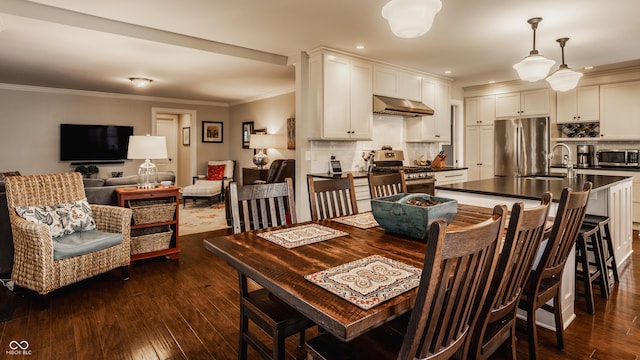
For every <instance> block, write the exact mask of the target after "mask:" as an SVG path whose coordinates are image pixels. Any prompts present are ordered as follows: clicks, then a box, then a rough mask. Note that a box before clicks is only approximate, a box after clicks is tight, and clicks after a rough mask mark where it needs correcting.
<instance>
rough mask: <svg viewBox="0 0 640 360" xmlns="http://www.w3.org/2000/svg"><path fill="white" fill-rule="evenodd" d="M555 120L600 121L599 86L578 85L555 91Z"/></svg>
mask: <svg viewBox="0 0 640 360" xmlns="http://www.w3.org/2000/svg"><path fill="white" fill-rule="evenodd" d="M556 104H557V105H556V122H557V123H558V124H563V123H577V122H598V121H600V87H599V86H598V85H592V86H579V87H577V88H575V89H571V90H568V91H564V92H562V91H558V92H557V93H556Z"/></svg>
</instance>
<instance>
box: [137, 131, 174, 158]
mask: <svg viewBox="0 0 640 360" xmlns="http://www.w3.org/2000/svg"><path fill="white" fill-rule="evenodd" d="M168 157H169V156H168V155H167V140H166V138H165V137H164V136H149V135H147V136H141V135H133V136H129V149H128V151H127V159H166V158H168Z"/></svg>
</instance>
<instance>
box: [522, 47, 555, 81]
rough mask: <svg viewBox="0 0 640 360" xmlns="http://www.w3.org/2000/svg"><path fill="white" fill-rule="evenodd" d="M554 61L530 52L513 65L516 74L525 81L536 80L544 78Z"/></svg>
mask: <svg viewBox="0 0 640 360" xmlns="http://www.w3.org/2000/svg"><path fill="white" fill-rule="evenodd" d="M555 63H556V62H555V61H553V60H550V59H547V58H546V57H544V56H542V55H539V54H537V51H536V54H530V55H529V56H527V57H526V58H524V59H522V61H520V62H519V63H517V64H515V65H513V68H514V69H516V71H517V72H518V76H519V77H520V79H522V80H526V81H531V82H534V81H538V80H542V79H544V77H545V76H547V75H548V74H549V70H551V67H552V66H553V64H555Z"/></svg>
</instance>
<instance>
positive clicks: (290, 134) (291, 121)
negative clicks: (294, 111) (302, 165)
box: [287, 118, 296, 150]
mask: <svg viewBox="0 0 640 360" xmlns="http://www.w3.org/2000/svg"><path fill="white" fill-rule="evenodd" d="M295 148H296V118H288V119H287V149H291V150H293V149H295Z"/></svg>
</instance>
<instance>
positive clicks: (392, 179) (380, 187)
mask: <svg viewBox="0 0 640 360" xmlns="http://www.w3.org/2000/svg"><path fill="white" fill-rule="evenodd" d="M406 192H407V182H406V181H405V179H404V171H402V170H399V171H398V172H397V173H392V174H381V175H374V174H373V173H369V193H370V194H371V198H372V199H375V198H379V197H383V196H391V195H395V194H398V193H406Z"/></svg>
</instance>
